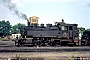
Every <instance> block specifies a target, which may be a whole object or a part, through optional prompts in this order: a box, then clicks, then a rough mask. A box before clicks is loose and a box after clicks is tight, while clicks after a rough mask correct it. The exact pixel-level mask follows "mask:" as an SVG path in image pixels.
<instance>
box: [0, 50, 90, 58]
mask: <svg viewBox="0 0 90 60" xmlns="http://www.w3.org/2000/svg"><path fill="white" fill-rule="evenodd" d="M0 57H2V58H14V57H24V58H25V57H27V58H30V57H34V58H39V57H40V58H48V59H60V58H73V57H90V52H67V53H66V52H62V53H61V52H60V53H59V52H48V53H47V52H24V53H23V52H22V53H18V52H17V53H0Z"/></svg>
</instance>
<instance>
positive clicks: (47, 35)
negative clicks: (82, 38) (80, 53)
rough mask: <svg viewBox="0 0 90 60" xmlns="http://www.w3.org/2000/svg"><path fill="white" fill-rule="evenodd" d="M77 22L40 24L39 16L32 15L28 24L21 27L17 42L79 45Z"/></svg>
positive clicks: (36, 44) (17, 43) (38, 44)
mask: <svg viewBox="0 0 90 60" xmlns="http://www.w3.org/2000/svg"><path fill="white" fill-rule="evenodd" d="M77 26H78V25H77V24H67V23H64V20H63V19H62V22H55V25H52V24H46V26H45V25H44V24H41V25H40V26H39V25H38V19H37V17H35V16H34V17H30V23H29V21H28V26H24V27H22V28H21V29H20V33H21V37H20V38H18V39H17V40H16V42H15V44H16V45H18V46H20V45H27V44H31V45H33V46H61V45H79V33H78V30H77Z"/></svg>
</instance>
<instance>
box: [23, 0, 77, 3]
mask: <svg viewBox="0 0 90 60" xmlns="http://www.w3.org/2000/svg"><path fill="white" fill-rule="evenodd" d="M68 1H72V2H74V1H77V0H22V2H23V3H32V2H68Z"/></svg>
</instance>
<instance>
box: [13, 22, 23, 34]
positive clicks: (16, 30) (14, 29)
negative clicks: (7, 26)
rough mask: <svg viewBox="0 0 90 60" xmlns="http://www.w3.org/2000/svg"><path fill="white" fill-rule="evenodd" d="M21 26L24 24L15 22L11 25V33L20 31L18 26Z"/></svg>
mask: <svg viewBox="0 0 90 60" xmlns="http://www.w3.org/2000/svg"><path fill="white" fill-rule="evenodd" d="M22 26H25V24H20V23H18V24H16V25H14V26H12V33H14V34H18V33H20V28H21V27H22Z"/></svg>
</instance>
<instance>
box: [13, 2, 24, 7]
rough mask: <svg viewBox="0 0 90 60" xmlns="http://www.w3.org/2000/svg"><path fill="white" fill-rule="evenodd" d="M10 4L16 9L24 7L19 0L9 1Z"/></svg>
mask: <svg viewBox="0 0 90 60" xmlns="http://www.w3.org/2000/svg"><path fill="white" fill-rule="evenodd" d="M11 3H13V4H16V5H17V7H23V6H24V4H23V2H22V1H20V0H11Z"/></svg>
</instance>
